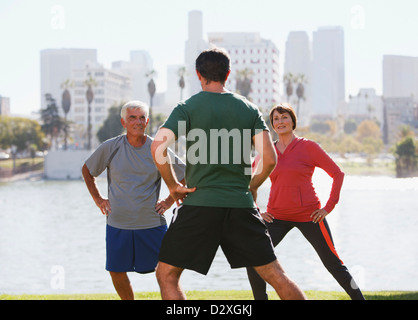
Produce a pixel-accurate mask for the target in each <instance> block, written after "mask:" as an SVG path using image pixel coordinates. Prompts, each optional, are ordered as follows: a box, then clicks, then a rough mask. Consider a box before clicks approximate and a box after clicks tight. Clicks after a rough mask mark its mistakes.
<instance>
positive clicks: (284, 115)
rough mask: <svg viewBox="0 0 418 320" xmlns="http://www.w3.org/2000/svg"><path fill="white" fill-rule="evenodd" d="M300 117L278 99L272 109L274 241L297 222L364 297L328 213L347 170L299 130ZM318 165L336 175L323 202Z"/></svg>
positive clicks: (262, 292)
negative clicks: (319, 193)
mask: <svg viewBox="0 0 418 320" xmlns="http://www.w3.org/2000/svg"><path fill="white" fill-rule="evenodd" d="M296 121H297V120H296V115H295V113H294V111H293V109H292V107H290V106H289V105H278V106H276V107H273V109H272V110H271V111H270V122H271V125H272V127H273V129H274V131H276V133H277V134H278V135H279V140H277V141H276V142H275V147H276V153H277V165H276V168H275V169H274V170H273V172H272V173H271V174H270V180H271V190H270V197H269V201H268V205H267V212H265V213H261V216H262V217H263V219H264V220H265V221H266V224H267V227H268V230H269V233H270V236H271V239H272V242H273V245H274V246H277V245H278V244H279V243H280V241H281V240H282V239H283V238H284V237H285V235H286V234H287V233H288V232H289V231H290V230H291V229H292V228H294V227H296V228H298V229H299V230H300V231H301V232H302V234H303V235H304V237H305V238H306V239H307V240H308V241H309V242H310V243H311V245H312V246H313V247H314V249H315V250H316V252H317V253H318V255H319V257H320V259H321V261H322V263H323V264H324V266H325V267H326V268H327V270H328V271H329V272H330V273H331V274H332V276H333V277H334V278H335V279H336V280H337V282H338V283H339V284H340V286H341V287H342V288H343V289H344V290H345V291H346V292H347V294H348V295H349V296H350V298H351V299H353V300H354V299H356V300H363V299H364V297H363V295H362V293H361V291H360V289H359V288H358V286H357V285H356V283H355V282H354V280H353V277H352V276H351V275H350V273H349V271H348V270H347V268H346V266H345V265H344V264H343V262H342V261H341V260H340V258H339V257H338V254H337V252H336V250H335V248H334V244H333V241H332V237H331V232H330V229H329V226H328V224H327V221H326V219H325V217H326V216H327V215H328V214H330V213H331V211H332V210H333V209H334V207H335V205H336V204H337V203H338V200H339V196H340V190H341V186H342V183H343V180H344V173H343V172H342V171H341V170H340V168H339V167H338V166H337V165H336V164H335V162H334V161H333V160H332V159H331V158H330V157H329V156H328V155H327V154H326V152H325V151H324V150H323V149H322V148H321V147H320V146H319V145H318V144H317V143H316V142H313V141H311V140H308V139H305V138H300V137H297V136H295V134H294V130H295V129H296ZM256 161H257V160H256ZM315 167H319V168H322V169H323V170H324V171H325V172H327V173H328V175H329V176H330V177H331V178H332V179H333V183H332V188H331V193H330V197H329V199H328V201H327V203H326V204H325V206H323V207H321V203H320V201H319V198H318V196H317V195H316V193H315V189H314V187H313V184H312V175H313V173H314V170H315ZM247 273H248V278H249V280H250V284H251V287H252V290H253V295H254V298H255V299H256V300H265V299H268V296H267V293H266V283H265V282H264V281H263V280H262V279H261V278H260V277H259V276H258V274H257V273H256V272H255V271H254V269H252V268H248V269H247Z"/></svg>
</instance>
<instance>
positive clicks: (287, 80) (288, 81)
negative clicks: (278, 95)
mask: <svg viewBox="0 0 418 320" xmlns="http://www.w3.org/2000/svg"><path fill="white" fill-rule="evenodd" d="M294 79H295V78H294V76H293V74H292V73H291V72H288V73H286V74H285V75H284V76H283V81H284V84H285V86H286V96H287V102H288V103H290V101H289V99H290V97H291V96H292V94H293V81H294Z"/></svg>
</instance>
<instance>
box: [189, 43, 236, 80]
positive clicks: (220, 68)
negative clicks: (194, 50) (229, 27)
mask: <svg viewBox="0 0 418 320" xmlns="http://www.w3.org/2000/svg"><path fill="white" fill-rule="evenodd" d="M230 69H231V59H230V58H229V55H228V53H227V52H226V51H225V50H224V49H220V48H213V49H208V50H204V51H202V52H201V53H200V55H199V56H198V57H197V59H196V70H197V71H199V73H200V74H201V75H202V77H203V78H205V79H206V80H207V81H208V83H209V82H210V81H215V82H221V83H222V84H224V83H225V80H226V76H227V75H228V71H229V70H230Z"/></svg>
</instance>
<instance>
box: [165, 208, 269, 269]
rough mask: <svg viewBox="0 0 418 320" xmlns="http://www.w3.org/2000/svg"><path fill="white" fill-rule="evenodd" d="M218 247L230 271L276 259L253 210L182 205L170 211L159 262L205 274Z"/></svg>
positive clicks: (260, 222)
mask: <svg viewBox="0 0 418 320" xmlns="http://www.w3.org/2000/svg"><path fill="white" fill-rule="evenodd" d="M219 246H221V248H222V251H223V252H224V254H225V256H226V258H227V260H228V262H229V264H230V265H231V268H241V267H253V266H262V265H266V264H268V263H270V262H273V261H274V260H276V256H275V254H274V247H273V245H272V242H271V239H270V235H269V233H268V231H267V227H266V225H265V224H264V221H263V219H262V218H261V216H260V214H259V213H258V211H257V210H256V209H254V208H217V207H200V206H186V205H183V206H180V207H179V208H176V209H175V210H174V215H173V219H172V222H171V224H170V226H169V228H168V231H167V233H166V235H165V236H164V239H163V242H162V245H161V249H160V255H159V261H161V262H164V263H167V264H169V265H172V266H175V267H179V268H182V269H190V270H194V271H196V272H199V273H201V274H204V275H206V274H207V273H208V271H209V268H210V265H211V264H212V261H213V259H214V257H215V254H216V252H217V250H218V248H219Z"/></svg>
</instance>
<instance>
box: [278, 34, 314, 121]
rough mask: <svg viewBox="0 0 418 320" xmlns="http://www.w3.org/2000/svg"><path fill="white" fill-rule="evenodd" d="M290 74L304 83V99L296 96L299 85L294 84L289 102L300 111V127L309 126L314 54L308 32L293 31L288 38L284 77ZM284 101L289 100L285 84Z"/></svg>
mask: <svg viewBox="0 0 418 320" xmlns="http://www.w3.org/2000/svg"><path fill="white" fill-rule="evenodd" d="M289 74H291V75H292V76H293V77H296V79H299V81H300V82H301V83H302V85H303V88H304V99H298V97H297V94H296V89H297V86H298V83H297V82H296V83H295V82H293V94H292V96H291V97H289V101H287V102H289V103H290V104H291V105H292V106H293V107H294V108H295V110H296V109H298V122H299V124H300V126H307V125H309V119H310V113H311V107H312V90H311V88H312V54H311V45H310V40H309V36H308V34H307V32H306V31H291V32H289V35H288V37H287V41H286V53H285V61H284V75H289ZM302 77H303V81H302ZM283 99H286V100H287V99H288V97H287V94H286V83H284V88H283Z"/></svg>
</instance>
